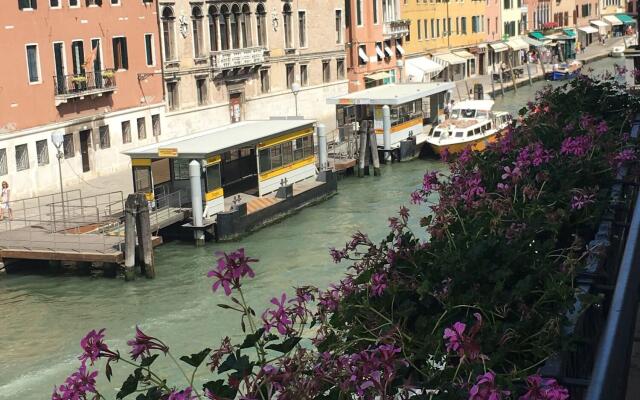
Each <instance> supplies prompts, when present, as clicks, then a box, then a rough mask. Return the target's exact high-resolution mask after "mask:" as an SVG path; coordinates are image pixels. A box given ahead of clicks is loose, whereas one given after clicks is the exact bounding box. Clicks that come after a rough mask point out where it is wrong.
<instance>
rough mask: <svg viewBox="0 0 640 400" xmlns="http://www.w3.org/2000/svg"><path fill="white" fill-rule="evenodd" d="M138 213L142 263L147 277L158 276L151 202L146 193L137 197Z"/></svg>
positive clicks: (137, 225)
mask: <svg viewBox="0 0 640 400" xmlns="http://www.w3.org/2000/svg"><path fill="white" fill-rule="evenodd" d="M137 202H138V215H137V218H136V231H137V232H138V246H139V250H140V251H139V253H138V254H139V257H140V265H142V268H143V269H144V274H145V276H146V277H147V278H150V279H153V278H155V277H156V270H155V266H154V260H153V243H152V240H151V221H150V219H149V202H148V201H147V199H146V197H145V195H144V194H142V193H139V194H138V197H137Z"/></svg>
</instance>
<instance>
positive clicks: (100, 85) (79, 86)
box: [53, 69, 116, 100]
mask: <svg viewBox="0 0 640 400" xmlns="http://www.w3.org/2000/svg"><path fill="white" fill-rule="evenodd" d="M53 82H54V90H55V95H56V99H58V100H60V99H62V100H65V99H69V98H73V97H80V96H85V95H89V94H95V93H103V92H109V91H113V90H115V89H116V76H115V72H114V70H113V69H105V70H102V71H90V72H89V71H87V72H85V73H83V74H71V75H58V76H54V77H53Z"/></svg>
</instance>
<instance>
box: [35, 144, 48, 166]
mask: <svg viewBox="0 0 640 400" xmlns="http://www.w3.org/2000/svg"><path fill="white" fill-rule="evenodd" d="M36 154H37V156H38V165H47V164H49V146H47V139H43V140H38V141H36Z"/></svg>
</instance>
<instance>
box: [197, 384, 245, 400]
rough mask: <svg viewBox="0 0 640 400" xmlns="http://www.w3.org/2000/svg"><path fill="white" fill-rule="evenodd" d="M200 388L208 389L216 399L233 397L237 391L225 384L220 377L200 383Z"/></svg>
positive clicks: (230, 398) (223, 399)
mask: <svg viewBox="0 0 640 400" xmlns="http://www.w3.org/2000/svg"><path fill="white" fill-rule="evenodd" d="M202 390H203V391H204V390H208V391H209V392H210V393H211V394H213V395H215V398H216V399H221V400H227V399H228V400H232V399H235V397H236V394H237V393H238V391H237V390H236V389H234V388H232V387H231V386H229V385H226V384H225V383H224V380H222V379H218V380H217V381H210V382H207V383H205V384H204V385H202Z"/></svg>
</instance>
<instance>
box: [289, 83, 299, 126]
mask: <svg viewBox="0 0 640 400" xmlns="http://www.w3.org/2000/svg"><path fill="white" fill-rule="evenodd" d="M300 89H301V87H300V84H299V83H298V82H293V83H292V84H291V92H292V93H293V97H294V98H295V99H296V117H297V116H298V93H300Z"/></svg>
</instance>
